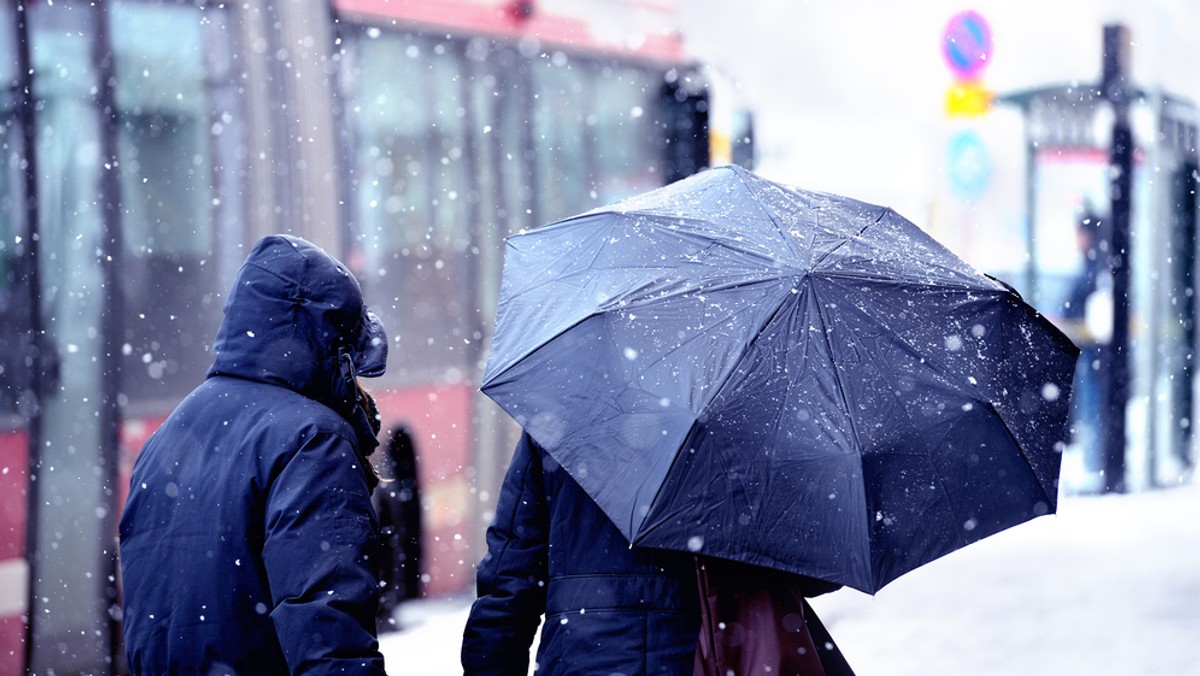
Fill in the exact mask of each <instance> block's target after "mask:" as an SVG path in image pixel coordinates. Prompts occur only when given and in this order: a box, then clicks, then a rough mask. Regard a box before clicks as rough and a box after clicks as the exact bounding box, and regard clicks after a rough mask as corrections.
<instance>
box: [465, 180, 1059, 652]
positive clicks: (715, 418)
mask: <svg viewBox="0 0 1200 676" xmlns="http://www.w3.org/2000/svg"><path fill="white" fill-rule="evenodd" d="M1078 353H1079V350H1078V348H1076V347H1075V345H1074V344H1072V343H1071V341H1070V340H1069V339H1068V338H1067V337H1066V336H1065V335H1063V334H1062V332H1061V331H1059V330H1058V329H1057V328H1056V327H1054V325H1053V324H1052V323H1050V321H1049V320H1047V319H1046V318H1045V317H1043V316H1042V315H1041V314H1040V313H1038V312H1037V311H1036V310H1035V309H1034V308H1032V307H1031V306H1029V305H1028V304H1027V303H1025V302H1024V300H1023V299H1021V297H1020V295H1019V294H1018V293H1017V292H1016V291H1015V290H1014V289H1012V288H1011V287H1008V286H1007V285H1005V284H1004V283H1002V282H1000V281H999V280H997V279H995V278H992V277H989V276H987V275H984V274H981V273H979V272H978V271H976V270H975V269H974V268H972V267H971V266H969V265H967V264H966V263H964V262H963V261H961V260H959V259H958V258H957V257H955V256H954V255H953V254H952V253H951V252H950V251H948V250H947V249H945V247H943V246H941V245H940V244H938V243H937V242H936V241H934V240H933V239H932V238H930V237H929V236H928V235H927V234H926V233H924V232H923V231H922V230H921V229H920V228H918V227H916V226H915V225H914V224H912V223H911V222H909V221H907V220H905V219H904V218H903V217H901V216H899V215H898V214H896V213H895V212H894V211H892V210H891V209H888V208H885V207H879V206H876V205H871V204H868V203H864V202H859V201H857V200H853V199H850V198H846V197H841V196H837V195H831V194H827V193H818V192H812V191H805V190H800V189H797V188H793V187H791V186H786V185H783V184H779V183H775V182H772V181H769V180H766V179H764V178H762V177H760V176H757V175H755V174H753V173H752V172H749V171H747V170H745V169H742V168H740V167H734V166H728V167H718V168H716V169H712V170H708V171H705V172H702V173H700V174H697V175H695V176H692V177H689V178H686V179H684V180H682V181H679V182H677V183H674V184H672V185H669V186H666V187H665V188H660V189H658V190H654V191H651V192H649V193H645V194H643V195H639V196H635V197H632V198H630V199H627V200H624V201H622V202H618V203H616V204H613V205H608V206H605V207H602V208H599V209H596V210H594V211H591V212H588V213H586V214H581V215H579V216H575V217H572V218H568V219H566V220H563V221H559V222H557V223H553V224H550V225H547V226H544V227H541V228H536V229H533V230H529V231H524V232H522V233H519V234H517V235H513V236H511V237H509V238H508V240H507V254H506V258H505V263H504V272H503V277H502V283H501V290H500V300H499V303H498V305H497V318H496V328H495V331H494V335H493V339H492V347H491V352H490V354H489V357H488V364H487V368H486V371H485V373H484V377H483V385H482V390H483V392H484V393H485V394H487V395H488V396H489V397H491V398H492V399H493V400H494V401H496V402H497V404H499V405H500V406H501V407H502V408H503V409H505V411H507V412H508V413H509V415H511V416H512V417H513V419H514V420H515V421H516V422H517V423H518V424H520V425H521V427H522V428H523V429H524V431H525V433H526V434H527V436H528V439H529V441H527V442H525V443H527V444H529V445H531V446H536V447H537V448H540V449H542V451H544V454H543V455H544V458H539V457H538V456H532V455H531V457H530V458H529V459H528V460H527V461H526V462H525V464H524V465H523V466H526V467H530V468H532V467H533V465H534V464H535V463H534V461H535V459H537V460H544V462H546V463H550V464H551V466H553V467H554V468H555V471H556V472H559V473H565V474H567V475H569V476H570V478H571V480H573V481H574V482H575V483H576V484H578V487H579V489H581V490H582V492H583V493H584V494H585V495H586V496H587V497H588V498H590V499H591V501H592V502H594V503H595V506H596V508H597V509H598V510H599V511H600V512H601V513H603V515H604V516H606V517H607V518H608V520H609V522H611V524H612V526H613V527H614V528H616V530H617V531H618V532H619V533H620V535H621V536H622V539H621V541H620V542H622V544H624V545H626V546H629V547H631V551H638V550H641V551H643V552H648V551H652V550H664V551H674V552H678V553H681V554H692V555H695V556H702V557H706V558H707V559H722V560H730V561H735V562H738V563H739V564H741V565H745V566H756V567H759V568H767V569H772V570H777V571H780V572H781V573H784V574H788V575H797V576H807V577H811V578H814V579H817V580H821V581H824V582H826V583H832V584H834V585H845V586H850V587H853V588H856V589H859V590H861V591H864V592H867V593H875V592H876V591H877V590H879V589H880V588H882V587H883V586H885V585H887V584H888V583H890V582H891V581H893V580H895V579H896V578H897V577H899V576H901V575H904V574H905V573H907V572H909V571H912V570H914V569H916V568H918V567H920V566H922V565H924V564H926V563H928V562H930V561H932V560H934V559H936V558H938V557H941V556H943V555H945V554H948V553H950V552H952V551H955V550H957V549H959V548H962V547H965V546H967V545H969V544H971V543H972V542H975V541H978V540H980V539H982V538H985V537H988V536H990V535H992V534H994V533H997V532H1000V531H1001V530H1004V529H1006V528H1010V527H1012V526H1015V525H1017V524H1020V523H1023V522H1025V521H1028V520H1030V519H1032V518H1035V517H1038V516H1042V515H1045V514H1050V513H1053V512H1054V510H1055V508H1056V505H1057V496H1058V472H1059V466H1060V462H1061V447H1062V444H1063V440H1064V438H1065V432H1066V427H1067V414H1068V403H1069V401H1070V394H1071V382H1072V376H1073V372H1074V366H1075V360H1076V357H1077V356H1078ZM518 459H521V456H520V455H518ZM514 466H516V462H514ZM519 471H520V470H518V472H519ZM532 471H533V470H532V469H531V470H529V471H527V472H526V474H524V475H521V476H519V477H517V478H515V479H513V483H518V482H525V481H531V480H536V479H537V477H536V476H534V477H533V479H529V478H527V477H528V476H530V475H532ZM510 492H517V490H516V488H513V489H510ZM547 493H548V494H549V492H547ZM519 494H528V491H526V492H525V493H519ZM504 497H505V496H504V491H502V495H501V501H502V502H503V500H504ZM502 506H503V505H502ZM526 513H527V512H525V511H524V510H522V509H516V508H514V509H511V510H500V511H498V512H497V524H498V525H499V526H500V528H501V530H498V531H497V534H499V535H502V534H503V533H504V532H508V533H513V534H515V535H516V536H517V538H516V539H512V538H508V541H506V539H505V538H503V537H495V538H491V539H490V540H489V555H490V556H493V557H499V558H501V559H504V558H505V557H506V556H508V555H507V551H506V550H507V549H509V548H516V549H518V550H519V549H520V547H521V545H522V544H523V542H524V541H523V540H522V539H521V538H523V537H525V535H526V534H527V533H529V532H531V529H536V528H538V527H544V526H543V525H542V524H545V523H549V524H550V526H549V528H550V529H551V530H552V533H551V534H553V529H554V528H555V527H556V524H558V526H557V527H559V528H562V529H564V530H566V531H571V529H572V528H573V525H572V521H571V520H570V519H557V518H555V517H554V516H550V517H548V518H538V519H537V520H536V521H534V522H532V523H526V522H524V521H520V520H518V519H519V517H522V516H524V515H525V514H526ZM530 513H531V514H534V515H537V512H536V511H535V512H530ZM578 532H579V533H580V535H579V536H578V537H580V538H581V539H584V540H588V539H589V538H592V537H594V536H593V535H592V532H591V531H588V530H579V531H578ZM558 546H560V545H559V544H558V543H557V542H554V541H551V542H550V544H549V546H548V547H546V548H533V549H529V550H528V551H527V552H526V553H525V554H526V555H527V557H528V558H529V560H530V561H535V562H536V561H538V560H539V557H541V556H543V555H544V554H547V555H548V556H550V557H556V556H561V554H560V553H559V552H556V551H554V550H555V549H556V547H558ZM655 555H656V556H660V554H655ZM580 556H584V557H586V552H584V553H582V554H581V555H580ZM520 557H521V554H517V559H515V560H519V559H520ZM491 566H492V564H490V563H489V561H488V560H486V559H485V561H484V562H483V564H481V566H480V573H481V582H482V584H481V590H480V591H481V595H482V596H481V601H483V604H482V607H484V608H486V607H487V605H488V604H489V603H491V604H494V605H500V604H502V603H504V601H505V596H506V594H507V593H508V592H507V591H506V590H505V588H504V587H503V586H502V585H497V584H495V581H494V580H491V579H489V577H488V576H489V575H493V574H494V573H493V572H492V571H494V570H495V571H500V570H509V569H506V568H498V569H494V568H492V567H491ZM532 570H534V571H535V572H534V575H533V577H531V578H528V579H527V582H526V583H527V584H528V585H530V586H532V588H534V589H545V592H544V593H546V594H547V595H548V599H547V602H546V604H547V606H550V605H551V600H550V599H549V595H550V594H551V593H553V591H554V590H553V589H551V588H552V587H553V586H554V584H553V582H554V580H553V576H554V574H555V571H553V570H551V571H550V572H549V575H550V577H549V578H546V577H540V575H541V574H542V573H541V570H542V569H540V568H533V569H532ZM510 572H511V578H506V579H504V580H502V581H509V580H510V579H518V580H519V579H520V578H521V576H522V575H527V574H528V573H527V571H526V570H524V569H523V568H522V567H521V566H513V567H512V568H511V571H510ZM735 577H736V576H735ZM676 579H679V578H678V577H676ZM587 589H591V587H588V588H587ZM537 593H540V592H537ZM802 596H803V595H801V597H802ZM488 597H492V600H490V601H485V599H487V598H488ZM530 598H534V599H535V600H536V593H535V594H530ZM579 598H585V599H586V597H584V596H580V597H579ZM588 600H590V599H588ZM568 601H570V602H571V603H572V604H574V603H576V601H577V599H575V598H570V599H568ZM553 603H562V601H561V599H558V598H556V599H554V600H553ZM531 607H532V606H531ZM556 607H557V606H556ZM568 607H569V606H568ZM577 607H578V608H579V612H578V613H577V614H578V615H584V614H587V612H588V611H587V607H586V605H585V604H577ZM801 609H803V606H801ZM525 612H530V611H529V610H528V609H526V611H525ZM553 621H554V620H552V619H551V618H547V622H548V623H550V622H553ZM559 621H561V622H562V623H564V624H563V626H569V623H570V622H573V621H575V618H574V617H573V616H562V617H560V618H559ZM718 621H721V620H720V618H718ZM476 626H478V625H476ZM526 631H528V632H530V635H531V632H532V628H530V629H528V630H526ZM547 631H548V632H551V633H549V634H544V635H543V640H546V638H551V639H554V638H555V636H554V632H558V631H560V630H557V629H554V630H549V629H548V630H547ZM810 631H811V630H810ZM468 633H470V632H468ZM470 638H471V637H470V636H468V639H470ZM595 647H596V646H593V649H594V648H595ZM556 648H557V646H550V647H549V648H547V647H543V648H541V650H542V651H543V652H546V651H548V650H550V651H552V650H555V649H556ZM467 649H468V646H467V645H466V644H464V651H466V650H467ZM539 666H540V665H539ZM677 673H678V672H677Z"/></svg>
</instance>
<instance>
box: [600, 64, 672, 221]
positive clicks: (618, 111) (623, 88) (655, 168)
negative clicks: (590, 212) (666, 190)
mask: <svg viewBox="0 0 1200 676" xmlns="http://www.w3.org/2000/svg"><path fill="white" fill-rule="evenodd" d="M661 84H662V77H661V76H660V74H659V73H657V72H653V71H646V70H641V69H637V68H631V67H627V66H617V65H614V66H606V67H604V68H603V69H602V70H601V71H600V77H598V78H597V79H596V102H595V107H594V112H593V114H592V115H590V116H589V117H588V123H589V125H590V126H591V127H592V129H593V133H594V134H595V135H596V144H595V148H596V150H595V157H596V193H597V195H596V201H597V202H599V203H600V204H608V203H610V202H615V201H617V200H620V199H624V198H626V197H630V196H632V195H635V194H637V193H640V192H644V191H646V190H651V189H653V188H657V187H659V186H660V185H662V180H663V179H662V173H661V170H660V169H659V165H660V156H659V143H658V142H657V141H656V129H655V122H656V121H657V118H658V113H659V106H660V97H659V88H660V87H661Z"/></svg>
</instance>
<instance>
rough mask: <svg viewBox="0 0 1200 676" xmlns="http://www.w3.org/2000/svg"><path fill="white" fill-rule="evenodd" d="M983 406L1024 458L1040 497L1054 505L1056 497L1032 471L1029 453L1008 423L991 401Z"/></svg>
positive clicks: (985, 402)
mask: <svg viewBox="0 0 1200 676" xmlns="http://www.w3.org/2000/svg"><path fill="white" fill-rule="evenodd" d="M983 404H984V405H985V406H987V407H988V408H989V409H991V411H992V413H994V414H995V415H996V419H997V420H999V421H1000V426H1001V427H1003V428H1004V432H1005V434H1007V435H1008V438H1009V439H1011V440H1012V443H1013V446H1016V447H1017V449H1018V450H1020V451H1021V456H1022V457H1024V458H1025V464H1026V465H1028V466H1029V471H1030V473H1031V474H1033V480H1034V481H1036V482H1037V485H1038V488H1040V489H1042V495H1043V496H1045V498H1046V504H1048V505H1054V504H1056V503H1057V501H1058V496H1057V495H1050V493H1049V492H1048V491H1047V490H1046V487H1045V486H1043V485H1042V480H1041V478H1040V477H1039V476H1038V473H1037V472H1036V471H1034V469H1033V463H1032V462H1031V461H1030V459H1029V453H1027V452H1026V451H1025V445H1024V444H1022V443H1021V441H1020V440H1019V439H1017V435H1015V434H1013V431H1012V428H1011V427H1009V426H1008V421H1007V420H1005V419H1004V416H1003V415H1001V414H1000V411H999V410H998V409H997V408H996V405H995V404H993V403H992V402H991V401H984V402H983Z"/></svg>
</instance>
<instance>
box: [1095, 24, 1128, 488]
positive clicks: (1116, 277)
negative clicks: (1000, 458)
mask: <svg viewBox="0 0 1200 676" xmlns="http://www.w3.org/2000/svg"><path fill="white" fill-rule="evenodd" d="M1129 49H1130V36H1129V30H1128V29H1127V28H1126V27H1125V26H1122V25H1119V24H1110V25H1107V26H1105V27H1104V58H1103V60H1104V68H1103V74H1104V75H1103V79H1102V91H1103V93H1104V98H1105V99H1107V100H1108V101H1109V103H1111V104H1112V107H1113V113H1114V121H1113V130H1112V148H1111V151H1110V154H1109V165H1110V169H1111V171H1110V175H1111V177H1112V178H1111V180H1110V184H1109V187H1110V198H1111V211H1110V214H1109V223H1110V229H1109V238H1110V239H1109V260H1110V261H1111V266H1112V280H1113V286H1112V296H1113V315H1112V321H1113V326H1112V341H1111V342H1110V344H1109V346H1108V349H1107V350H1105V351H1104V354H1105V357H1106V359H1105V361H1106V362H1107V363H1106V364H1105V366H1106V367H1107V368H1106V369H1105V371H1106V372H1107V375H1108V383H1107V384H1108V388H1107V389H1108V392H1107V405H1108V406H1107V408H1108V414H1107V416H1106V418H1107V420H1108V430H1107V431H1108V434H1106V435H1105V438H1104V491H1105V492H1107V493H1122V492H1124V491H1125V488H1126V486H1125V450H1126V449H1125V446H1126V444H1125V411H1126V405H1127V402H1128V399H1129V291H1130V280H1129V261H1130V251H1129V246H1130V236H1129V230H1130V215H1131V213H1132V210H1133V209H1132V206H1133V204H1132V195H1131V191H1132V187H1133V150H1134V146H1133V143H1134V141H1133V131H1132V130H1131V129H1130V126H1129V100H1128V85H1127V78H1128V73H1129Z"/></svg>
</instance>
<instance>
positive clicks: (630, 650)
mask: <svg viewBox="0 0 1200 676" xmlns="http://www.w3.org/2000/svg"><path fill="white" fill-rule="evenodd" d="M487 544H488V553H487V555H486V556H485V557H484V559H483V561H482V562H480V564H479V567H478V570H477V594H478V598H477V599H476V601H475V603H474V605H473V606H472V608H471V614H470V617H469V619H468V621H467V626H466V629H465V631H464V635H463V646H462V664H463V668H464V671H465V672H466V674H467V676H477V675H481V674H505V675H510V674H511V675H513V676H525V674H527V673H528V665H529V649H530V645H531V644H532V642H533V637H534V633H535V631H536V630H537V626H538V622H539V620H540V619H541V618H542V616H543V614H544V615H545V620H544V622H543V625H542V633H541V640H540V644H539V646H538V654H537V673H538V676H559V675H562V674H580V675H589V676H590V675H594V674H605V675H610V674H625V675H627V676H634V675H641V674H690V673H692V660H693V657H694V654H695V650H696V643H697V639H698V636H699V629H700V615H699V612H700V611H699V597H698V592H697V589H696V572H695V564H694V561H693V560H692V558H691V557H690V556H687V555H685V554H678V553H674V552H666V551H656V550H645V549H631V548H630V546H629V543H628V542H627V541H626V540H625V538H624V537H623V536H622V535H621V533H620V531H618V530H617V528H616V526H614V525H613V524H612V522H611V521H609V520H608V517H606V516H605V515H604V513H603V512H601V511H600V509H599V508H598V507H597V506H596V504H595V503H594V502H592V500H591V499H590V498H589V497H587V495H586V494H585V493H584V492H583V489H581V488H580V487H579V485H578V484H577V483H575V481H574V480H573V479H571V477H570V476H569V475H568V474H567V472H566V471H565V470H563V469H562V468H561V467H559V466H558V464H557V463H555V462H554V460H553V459H552V458H550V456H549V455H547V454H546V452H545V451H544V450H542V449H541V448H539V447H538V446H537V445H536V444H535V443H533V442H532V441H531V439H530V438H529V436H528V435H523V436H522V438H521V441H520V443H519V444H518V445H517V448H516V451H515V452H514V454H513V459H512V464H511V465H510V466H509V470H508V473H507V475H506V476H505V479H504V484H503V486H502V487H501V490H500V496H499V499H498V504H497V506H496V515H495V518H494V520H493V522H492V526H491V527H490V528H489V529H488V532H487Z"/></svg>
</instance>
